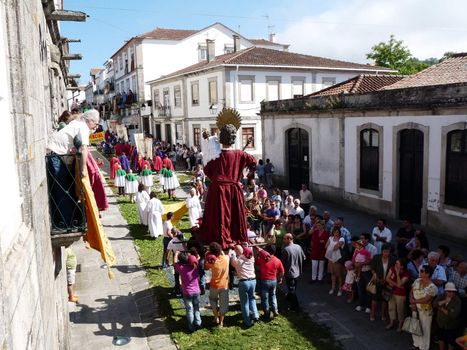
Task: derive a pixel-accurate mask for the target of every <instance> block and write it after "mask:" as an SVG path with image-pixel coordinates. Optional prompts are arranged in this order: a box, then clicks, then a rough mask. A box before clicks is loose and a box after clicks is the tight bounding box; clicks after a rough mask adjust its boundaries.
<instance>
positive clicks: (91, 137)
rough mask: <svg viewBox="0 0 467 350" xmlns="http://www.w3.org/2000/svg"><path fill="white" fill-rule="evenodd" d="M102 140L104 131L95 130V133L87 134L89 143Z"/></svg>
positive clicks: (93, 143)
mask: <svg viewBox="0 0 467 350" xmlns="http://www.w3.org/2000/svg"><path fill="white" fill-rule="evenodd" d="M103 141H104V132H103V131H101V132H96V133H95V134H91V135H89V143H90V144H92V145H95V144H97V143H101V142H103Z"/></svg>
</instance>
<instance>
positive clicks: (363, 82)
mask: <svg viewBox="0 0 467 350" xmlns="http://www.w3.org/2000/svg"><path fill="white" fill-rule="evenodd" d="M403 78H404V76H402V75H388V74H378V75H369V74H360V75H358V76H356V77H353V78H350V79H348V80H345V81H343V82H341V83H338V84H335V85H333V86H330V87H328V88H325V89H322V90H320V91H317V92H314V93H312V94H310V95H308V96H331V95H339V94H361V93H366V92H372V91H376V90H379V89H381V88H383V87H385V86H387V85H391V84H394V83H396V82H398V81H400V80H401V79H403Z"/></svg>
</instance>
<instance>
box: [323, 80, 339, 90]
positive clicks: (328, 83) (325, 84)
mask: <svg viewBox="0 0 467 350" xmlns="http://www.w3.org/2000/svg"><path fill="white" fill-rule="evenodd" d="M334 84H336V78H323V80H322V85H323V89H326V88H328V87H330V86H333V85H334Z"/></svg>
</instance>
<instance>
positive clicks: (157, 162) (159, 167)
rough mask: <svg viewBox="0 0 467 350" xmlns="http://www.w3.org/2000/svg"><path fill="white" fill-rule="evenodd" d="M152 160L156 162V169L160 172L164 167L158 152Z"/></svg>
mask: <svg viewBox="0 0 467 350" xmlns="http://www.w3.org/2000/svg"><path fill="white" fill-rule="evenodd" d="M152 162H153V163H154V171H157V172H160V171H161V169H162V158H161V157H159V155H158V154H157V153H156V154H154V157H153V159H152Z"/></svg>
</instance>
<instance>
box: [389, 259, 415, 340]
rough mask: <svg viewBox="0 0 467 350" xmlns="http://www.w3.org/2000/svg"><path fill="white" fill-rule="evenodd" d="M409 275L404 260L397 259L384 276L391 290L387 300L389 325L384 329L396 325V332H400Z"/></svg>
mask: <svg viewBox="0 0 467 350" xmlns="http://www.w3.org/2000/svg"><path fill="white" fill-rule="evenodd" d="M409 280H410V274H409V272H408V271H407V269H406V260H405V259H404V258H399V259H397V260H396V263H395V265H394V266H393V267H391V268H390V269H389V273H388V275H387V276H386V283H387V285H388V287H389V288H391V291H392V295H391V297H390V299H389V303H388V309H389V319H390V321H389V324H388V325H387V326H386V329H388V330H389V329H391V328H393V327H394V326H395V325H396V323H398V327H397V332H401V331H402V324H403V323H404V317H405V302H406V299H407V282H409ZM398 321H399V322H398Z"/></svg>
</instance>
